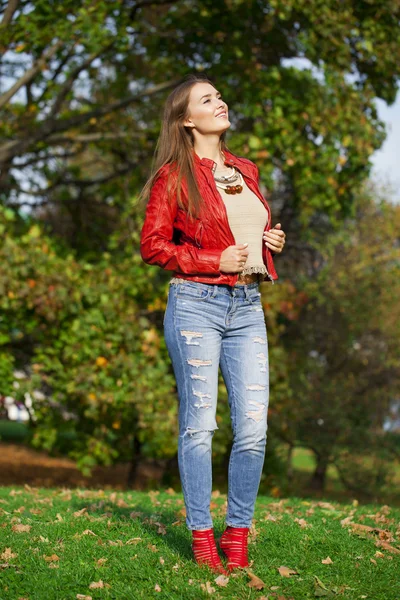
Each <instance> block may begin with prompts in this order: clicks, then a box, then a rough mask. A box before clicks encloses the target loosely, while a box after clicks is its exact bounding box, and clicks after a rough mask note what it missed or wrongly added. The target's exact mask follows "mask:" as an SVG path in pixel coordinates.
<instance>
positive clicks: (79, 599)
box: [76, 594, 92, 600]
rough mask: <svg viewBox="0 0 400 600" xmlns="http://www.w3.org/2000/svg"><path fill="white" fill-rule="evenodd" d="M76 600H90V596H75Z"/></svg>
mask: <svg viewBox="0 0 400 600" xmlns="http://www.w3.org/2000/svg"><path fill="white" fill-rule="evenodd" d="M76 598H77V600H92V596H85V594H77V595H76Z"/></svg>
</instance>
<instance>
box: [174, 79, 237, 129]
mask: <svg viewBox="0 0 400 600" xmlns="http://www.w3.org/2000/svg"><path fill="white" fill-rule="evenodd" d="M184 125H185V127H190V128H191V129H192V130H193V133H195V130H197V131H198V132H199V133H200V134H203V135H204V134H209V133H215V134H221V133H223V132H224V131H226V129H228V128H229V127H230V126H231V124H230V121H229V119H228V105H227V104H226V102H224V101H223V99H222V96H221V94H220V93H219V92H218V91H217V90H216V89H215V87H214V86H212V85H211V84H210V83H206V82H204V83H203V82H199V83H195V84H194V86H193V87H192V89H191V90H190V97H189V105H188V118H187V119H186V120H185V121H184Z"/></svg>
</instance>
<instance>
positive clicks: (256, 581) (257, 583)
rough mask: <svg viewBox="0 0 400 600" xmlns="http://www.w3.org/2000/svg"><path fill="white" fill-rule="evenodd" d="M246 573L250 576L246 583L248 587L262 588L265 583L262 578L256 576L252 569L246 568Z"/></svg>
mask: <svg viewBox="0 0 400 600" xmlns="http://www.w3.org/2000/svg"><path fill="white" fill-rule="evenodd" d="M246 573H247V575H248V576H249V577H250V581H249V583H248V584H247V586H248V587H251V588H254V589H256V590H262V589H263V588H265V583H264V582H263V580H262V579H260V578H259V577H257V575H255V574H254V573H253V571H250V569H246Z"/></svg>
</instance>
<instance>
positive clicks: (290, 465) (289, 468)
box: [286, 444, 294, 482]
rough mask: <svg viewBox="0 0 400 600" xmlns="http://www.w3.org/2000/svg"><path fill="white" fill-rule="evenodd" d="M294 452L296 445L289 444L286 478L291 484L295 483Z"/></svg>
mask: <svg viewBox="0 0 400 600" xmlns="http://www.w3.org/2000/svg"><path fill="white" fill-rule="evenodd" d="M293 450H294V445H293V444H289V448H288V453H287V461H286V465H287V467H286V477H287V480H288V481H289V482H291V481H293V463H292V459H293Z"/></svg>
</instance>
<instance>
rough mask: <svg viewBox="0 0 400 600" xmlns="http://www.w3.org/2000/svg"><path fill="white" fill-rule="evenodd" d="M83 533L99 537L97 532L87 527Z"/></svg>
mask: <svg viewBox="0 0 400 600" xmlns="http://www.w3.org/2000/svg"><path fill="white" fill-rule="evenodd" d="M82 535H95V536H96V537H97V533H93V531H91V530H90V529H85V531H83V532H82Z"/></svg>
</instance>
